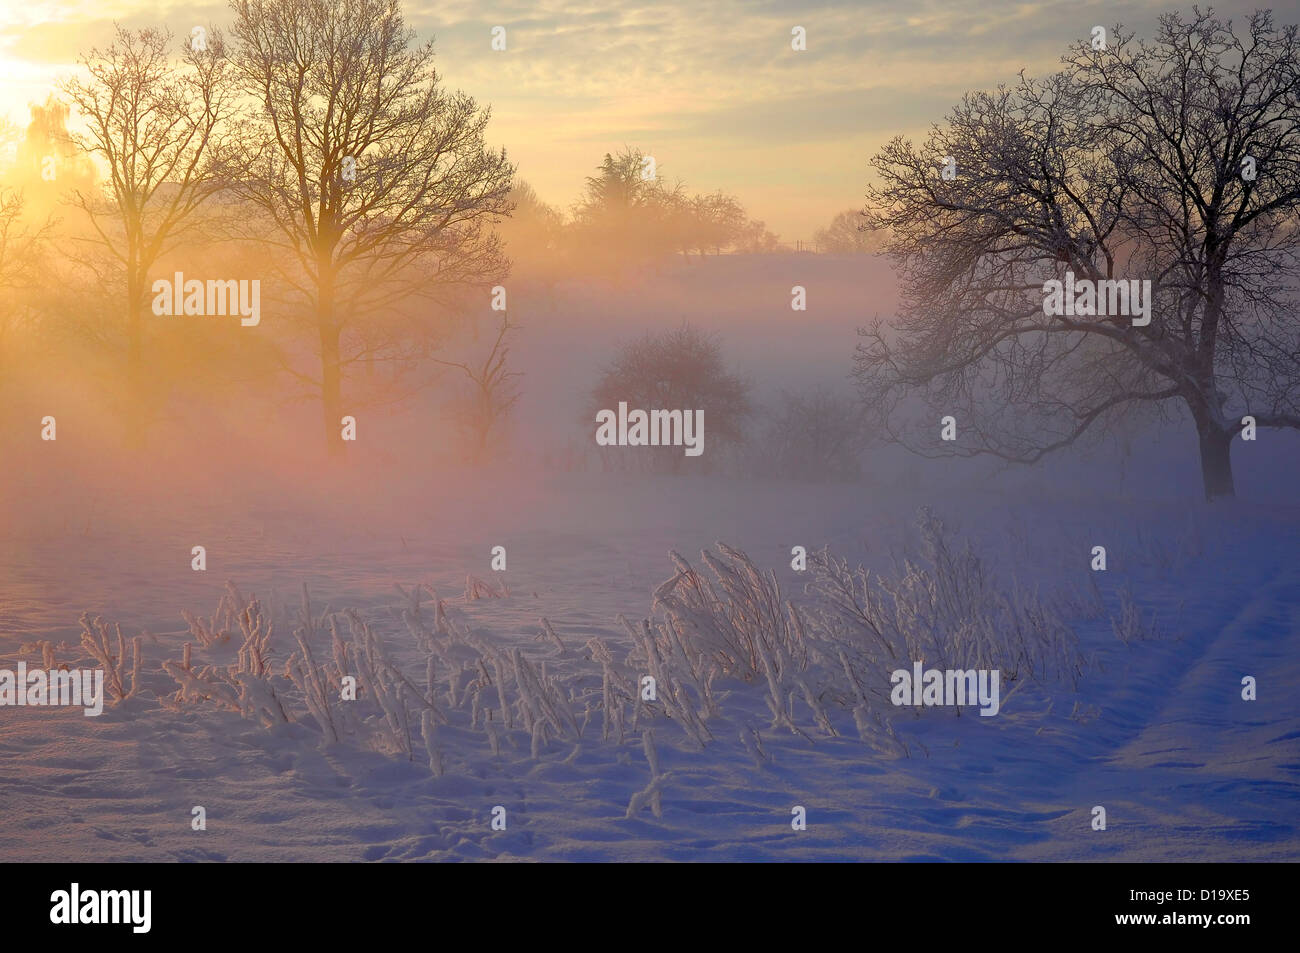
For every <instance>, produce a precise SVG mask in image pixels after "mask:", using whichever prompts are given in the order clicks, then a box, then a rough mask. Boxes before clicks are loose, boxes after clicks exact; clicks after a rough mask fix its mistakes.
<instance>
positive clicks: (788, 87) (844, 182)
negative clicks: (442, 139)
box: [0, 0, 1295, 243]
mask: <svg viewBox="0 0 1300 953" xmlns="http://www.w3.org/2000/svg"><path fill="white" fill-rule="evenodd" d="M1254 6H1255V4H1251V3H1248V2H1242V0H1230V2H1227V3H1220V4H1215V5H1214V7H1215V9H1216V10H1217V11H1219V12H1221V13H1222V14H1224V15H1232V16H1236V15H1240V14H1242V13H1243V12H1245V11H1248V10H1250V9H1253V7H1254ZM403 9H404V11H405V13H406V16H407V20H408V23H409V25H410V26H411V27H412V28H414V29H415V30H416V31H417V33H418V35H419V37H420V38H421V39H433V40H434V43H435V50H436V52H437V57H436V65H437V68H438V70H439V71H440V73H441V74H442V78H443V82H444V83H445V84H446V85H447V86H449V87H452V88H458V89H463V90H464V91H465V92H467V93H469V94H471V95H472V96H474V97H475V99H477V100H478V102H479V103H480V104H484V105H490V106H491V107H492V117H493V118H492V123H491V125H490V127H489V139H490V141H491V142H492V143H493V144H494V145H502V146H505V147H506V149H507V150H508V152H509V154H510V156H511V157H512V159H513V160H514V161H515V162H516V163H517V164H518V167H519V175H520V176H521V177H522V178H524V179H526V180H527V181H528V182H530V183H531V184H532V185H533V186H534V188H536V189H537V191H538V193H539V194H540V195H541V196H542V198H543V199H545V200H546V201H549V202H552V203H553V204H556V205H559V206H561V207H564V208H567V207H569V206H570V205H571V203H572V202H573V201H574V200H575V199H576V198H577V197H578V194H579V192H580V191H581V189H582V185H583V180H584V177H585V176H587V175H589V174H591V172H592V171H593V170H594V167H595V166H596V165H597V164H598V163H599V162H600V159H601V157H602V156H603V154H604V153H605V152H617V151H618V150H619V149H621V148H622V147H624V146H633V147H637V148H640V149H642V150H643V151H645V152H646V153H647V154H650V155H653V156H654V157H655V159H656V163H657V166H658V170H659V174H660V175H662V176H665V177H667V178H668V179H670V180H674V179H681V180H682V181H684V182H685V184H686V185H687V186H688V188H690V189H691V190H693V191H700V192H704V191H713V190H715V189H722V190H724V191H727V192H730V193H732V194H735V195H737V196H738V197H739V198H740V199H741V200H742V201H743V202H744V204H745V205H746V207H747V209H748V210H749V212H750V214H751V216H753V217H755V218H758V219H762V220H764V221H765V222H766V223H767V225H768V227H769V228H771V229H772V230H774V231H775V232H777V234H779V235H780V236H781V238H782V239H783V240H784V241H787V242H791V243H793V242H794V241H796V240H804V241H807V240H809V239H811V238H812V235H813V232H814V231H815V230H816V229H817V228H819V227H821V226H823V225H825V224H826V223H827V222H829V220H830V219H831V218H832V217H833V216H834V215H835V214H836V213H837V212H840V211H842V210H844V209H848V208H855V207H860V206H861V204H862V198H863V192H864V191H865V186H866V184H867V182H868V181H869V177H870V164H869V163H870V158H871V156H872V154H873V153H874V152H875V151H876V150H877V149H878V148H879V147H880V146H881V145H882V144H884V143H885V142H886V141H888V140H889V139H890V138H891V137H892V136H894V135H896V134H900V133H901V134H904V135H908V136H912V137H919V136H922V135H924V133H925V131H926V129H927V127H928V126H929V124H930V123H932V122H936V121H939V120H941V119H942V118H943V117H944V115H945V114H946V113H947V111H948V110H949V109H950V108H951V106H952V105H953V104H954V103H955V102H956V101H957V100H958V99H959V98H960V97H961V95H962V94H963V93H964V92H966V91H968V90H972V89H984V88H991V87H994V86H996V85H997V84H999V83H1005V82H1010V81H1012V80H1014V79H1015V76H1016V74H1017V72H1018V71H1019V70H1021V69H1025V70H1027V71H1028V72H1029V73H1030V74H1031V75H1041V74H1043V73H1046V72H1048V71H1050V70H1051V69H1052V68H1053V67H1054V66H1055V65H1056V63H1057V62H1058V60H1059V58H1060V56H1061V54H1062V53H1063V52H1064V51H1065V49H1066V47H1067V46H1069V44H1071V43H1072V42H1074V41H1075V40H1077V39H1080V38H1083V37H1086V36H1087V35H1088V34H1089V31H1090V30H1091V29H1092V27H1093V25H1095V24H1103V25H1108V26H1110V25H1114V24H1116V23H1122V24H1123V25H1124V26H1125V27H1126V28H1135V29H1138V30H1139V31H1140V32H1142V33H1143V34H1145V35H1150V32H1151V25H1152V24H1153V23H1154V22H1155V19H1156V16H1157V15H1158V14H1159V13H1160V12H1163V11H1165V10H1170V9H1183V10H1190V3H1187V4H1182V5H1178V4H1177V3H1176V0H1158V2H1145V0H1139V2H1133V3H1116V2H1094V0H1084V2H1076V0H1066V2H1046V3H1019V2H1013V0H942V2H941V0H843V2H836V0H831V2H802V0H689V2H676V0H674V2H660V3H651V4H647V3H644V2H638V0H497V2H494V0H450V2H447V0H405V2H404V4H403ZM1279 18H1280V19H1282V20H1294V19H1295V17H1294V14H1290V15H1288V14H1286V13H1285V12H1284V11H1282V12H1281V16H1280V17H1279ZM231 19H232V16H231V13H230V11H229V8H228V7H227V6H226V4H225V3H224V2H210V0H190V2H172V0H157V2H149V0H0V114H7V115H8V117H9V118H10V120H12V121H13V122H16V123H18V124H19V125H25V124H26V122H27V104H28V103H30V102H33V101H42V100H44V98H45V96H46V95H47V94H48V93H49V92H50V91H51V90H52V89H53V86H54V84H55V82H56V81H57V80H58V78H59V77H60V76H64V75H67V74H68V73H69V72H70V71H71V70H72V69H73V68H74V66H75V63H76V59H77V57H78V55H79V54H80V53H81V52H84V51H86V50H88V49H89V48H91V47H94V46H96V45H102V44H104V43H106V42H107V40H108V39H109V37H110V36H111V33H112V28H113V23H114V21H118V22H121V23H123V24H124V25H127V26H131V27H142V26H156V25H164V26H167V27H169V28H170V29H171V30H172V31H173V32H174V33H175V34H176V35H177V37H178V43H179V42H180V38H181V37H183V36H188V35H189V32H190V30H191V28H192V27H193V26H195V25H200V24H202V25H207V24H216V25H218V26H221V25H224V24H228V23H229V22H230V20H231ZM498 25H499V26H504V27H505V28H506V34H505V36H506V49H505V50H504V51H494V50H493V49H492V47H491V39H492V37H491V32H492V28H493V27H494V26H498ZM795 26H802V27H804V29H805V31H806V36H807V49H806V50H805V51H795V50H793V49H791V30H792V29H793V28H794V27H795Z"/></svg>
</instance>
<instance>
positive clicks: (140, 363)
mask: <svg viewBox="0 0 1300 953" xmlns="http://www.w3.org/2000/svg"><path fill="white" fill-rule="evenodd" d="M135 271H136V269H135V267H134V265H131V264H129V265H128V275H127V280H126V390H127V393H126V444H127V446H128V447H130V448H132V449H137V450H138V449H139V448H140V447H142V446H144V442H145V432H146V431H147V430H148V427H149V423H150V418H151V414H150V410H151V408H150V407H149V400H148V393H147V387H146V381H145V375H144V319H143V314H142V312H143V310H144V308H145V301H144V282H143V280H142V279H141V278H140V277H138V276H137V275H136V273H135Z"/></svg>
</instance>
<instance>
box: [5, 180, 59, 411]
mask: <svg viewBox="0 0 1300 953" xmlns="http://www.w3.org/2000/svg"><path fill="white" fill-rule="evenodd" d="M50 228H51V224H50V223H49V222H48V221H47V222H45V223H44V224H42V225H36V226H33V225H27V224H24V222H23V195H22V193H21V192H19V191H18V190H16V189H0V385H2V384H3V383H4V381H5V377H6V375H5V374H4V370H5V365H6V364H8V363H9V361H10V359H11V357H12V354H11V345H10V341H11V339H12V336H13V332H14V331H15V330H16V329H17V326H18V323H19V318H20V315H21V314H22V312H23V311H24V310H26V306H25V305H20V304H19V301H20V293H21V292H23V291H26V290H29V289H30V288H31V287H32V286H33V284H34V283H35V277H36V274H37V259H38V256H39V255H40V254H41V253H42V251H43V249H44V247H45V242H46V240H47V239H48V237H49V231H50Z"/></svg>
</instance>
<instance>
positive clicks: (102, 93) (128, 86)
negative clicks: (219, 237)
mask: <svg viewBox="0 0 1300 953" xmlns="http://www.w3.org/2000/svg"><path fill="white" fill-rule="evenodd" d="M171 44H172V35H171V34H170V33H168V32H166V31H163V30H158V29H154V28H149V29H143V30H136V31H131V30H127V29H126V28H124V27H120V26H119V27H118V28H117V33H116V35H115V37H114V40H113V42H112V43H111V44H110V45H109V46H108V47H107V48H106V49H102V50H101V49H93V50H91V51H90V52H89V53H88V54H86V55H84V56H83V57H82V58H81V63H82V66H83V67H84V69H85V72H86V74H87V78H85V79H82V78H76V77H74V78H72V79H70V80H68V81H66V82H65V83H64V84H63V86H62V89H63V93H64V95H65V96H67V98H68V101H69V102H70V103H71V104H72V106H73V107H74V108H75V109H76V111H77V114H78V116H79V117H80V119H81V122H82V123H83V124H84V127H85V128H84V131H78V132H74V133H72V134H71V136H70V138H71V141H72V142H73V143H74V144H75V145H76V146H77V148H79V149H80V150H81V151H82V152H83V153H85V154H86V155H89V156H94V157H96V158H98V159H99V160H100V161H102V162H103V164H104V166H105V167H106V170H107V175H106V177H105V179H104V182H103V183H102V187H101V188H98V189H94V188H88V187H84V186H83V187H81V188H78V189H77V190H76V191H75V192H74V196H75V204H76V205H77V206H78V207H79V208H81V209H82V210H83V211H84V212H85V213H86V215H87V216H88V217H89V220H90V222H91V224H92V225H93V227H94V231H95V234H96V236H97V243H98V244H99V245H100V246H101V247H102V249H103V250H104V251H106V252H107V255H108V258H109V260H110V262H111V263H112V265H113V266H114V267H112V268H111V269H110V270H109V272H108V273H110V274H113V275H114V276H115V277H117V278H118V279H119V280H120V282H121V284H120V288H119V291H118V293H119V294H121V296H122V297H121V301H122V312H123V319H124V320H123V323H124V327H125V331H126V365H127V387H128V394H129V404H128V417H129V421H130V430H129V432H130V433H132V434H133V435H134V436H135V437H136V438H139V436H140V435H141V434H142V432H143V428H144V427H145V426H146V424H147V421H148V420H149V419H150V418H151V416H152V413H151V411H152V410H156V408H151V407H150V405H149V403H148V401H147V391H148V379H147V376H146V374H145V355H144V344H145V323H144V322H145V321H146V320H147V319H146V315H147V314H148V313H149V310H150V300H151V299H150V278H149V272H150V269H152V268H153V266H154V265H155V263H157V262H158V260H159V259H160V258H162V257H163V256H164V255H166V254H167V253H168V252H169V251H171V250H172V249H173V248H175V247H176V245H177V244H178V243H180V242H182V241H184V240H185V239H186V238H187V237H188V235H189V232H190V229H191V227H192V226H193V225H194V224H195V221H196V216H195V212H196V211H197V210H198V208H199V206H200V205H201V204H202V203H203V202H204V201H205V200H206V199H208V198H210V197H211V196H213V195H214V194H216V192H217V191H218V190H219V189H220V187H221V184H222V168H223V166H222V163H223V161H224V160H225V159H226V158H228V156H229V150H230V143H229V141H228V139H227V132H226V123H227V120H228V119H230V118H231V117H232V115H233V113H234V111H235V105H234V100H235V97H234V90H233V88H232V87H231V85H230V82H229V70H228V64H227V62H226V59H225V46H224V44H223V42H222V39H221V35H220V33H218V32H217V31H215V30H212V31H209V33H208V35H207V37H206V42H205V43H204V44H203V45H202V47H201V48H200V47H199V45H198V44H192V43H186V44H183V45H182V53H181V57H180V60H179V62H178V61H176V60H175V59H173V57H172V54H171V50H170V47H171ZM102 273H103V272H101V274H102Z"/></svg>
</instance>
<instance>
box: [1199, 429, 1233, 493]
mask: <svg viewBox="0 0 1300 953" xmlns="http://www.w3.org/2000/svg"><path fill="white" fill-rule="evenodd" d="M1197 436H1198V437H1199V438H1200V445H1201V482H1202V483H1203V485H1204V487H1205V499H1206V501H1207V502H1210V503H1212V502H1214V501H1215V500H1216V499H1220V498H1226V499H1231V498H1233V497H1234V496H1236V488H1235V486H1234V484H1233V480H1232V431H1226V432H1225V431H1222V430H1220V429H1218V428H1217V427H1214V426H1213V425H1211V424H1209V423H1205V424H1198V426H1197Z"/></svg>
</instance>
